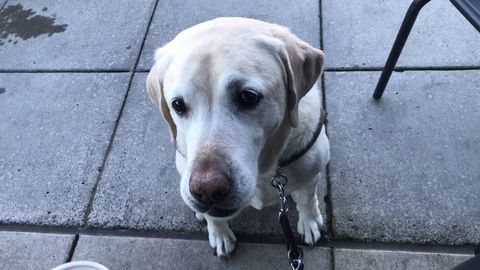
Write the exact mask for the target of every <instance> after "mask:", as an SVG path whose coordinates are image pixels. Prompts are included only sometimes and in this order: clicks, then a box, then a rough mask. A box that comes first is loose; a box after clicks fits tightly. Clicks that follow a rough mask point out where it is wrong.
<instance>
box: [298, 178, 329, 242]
mask: <svg viewBox="0 0 480 270" xmlns="http://www.w3.org/2000/svg"><path fill="white" fill-rule="evenodd" d="M319 180H320V174H318V175H317V176H315V179H312V181H309V183H308V184H306V185H305V186H303V187H302V188H300V189H297V190H295V191H293V192H292V193H291V195H292V198H293V200H294V201H295V203H296V204H297V210H298V224H297V230H298V233H299V234H301V235H302V236H303V237H304V241H305V243H306V244H308V245H311V246H313V245H314V244H315V243H316V242H317V241H318V240H319V239H320V235H321V234H320V227H321V226H322V225H323V218H322V214H321V213H320V209H319V208H318V198H317V184H318V182H319Z"/></svg>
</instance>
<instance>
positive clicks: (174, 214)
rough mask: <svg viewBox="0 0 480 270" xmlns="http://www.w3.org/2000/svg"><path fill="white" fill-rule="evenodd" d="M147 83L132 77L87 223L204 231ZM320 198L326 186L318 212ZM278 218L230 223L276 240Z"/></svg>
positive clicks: (264, 214) (257, 216) (248, 217)
mask: <svg viewBox="0 0 480 270" xmlns="http://www.w3.org/2000/svg"><path fill="white" fill-rule="evenodd" d="M145 80H146V74H145V73H138V74H136V75H135V77H134V80H133V83H132V89H131V90H130V92H129V96H128V99H127V102H126V105H125V109H124V111H123V115H122V118H121V120H120V123H119V128H118V130H117V134H116V137H115V140H114V143H113V146H112V151H111V153H110V155H109V158H108V160H107V164H106V167H105V171H104V174H103V177H102V179H101V181H100V183H99V187H98V190H97V194H96V196H95V201H94V207H93V212H92V213H91V215H90V219H89V224H90V225H91V226H94V227H109V228H129V229H140V230H166V231H182V232H199V231H205V230H206V228H205V227H204V226H202V225H201V224H199V222H198V221H197V220H196V219H195V217H194V216H193V212H192V210H190V208H188V207H187V206H186V205H185V204H184V203H183V200H182V198H181V196H180V192H179V191H180V188H179V182H180V181H179V179H180V176H179V174H178V172H177V170H176V168H175V164H174V157H175V150H174V148H173V146H172V144H171V143H170V135H169V133H168V130H167V125H166V123H165V122H164V120H163V119H162V116H161V114H160V111H159V110H158V109H157V108H156V107H155V105H153V103H152V102H151V101H150V99H149V97H148V94H147V92H146V89H145ZM323 194H326V185H325V184H323V185H320V187H319V198H320V205H321V209H324V203H323V196H324V195H323ZM290 208H291V209H292V210H293V209H295V207H294V206H291V207H290ZM291 213H292V221H291V222H292V224H296V219H297V217H296V211H295V210H293V211H291ZM322 213H323V214H325V211H322ZM277 214H278V208H277V207H270V208H266V209H264V210H262V211H257V210H254V209H253V208H248V209H246V210H245V211H244V212H243V213H241V214H240V215H239V216H238V218H237V219H236V221H235V222H232V225H233V226H232V228H233V230H234V232H235V233H239V234H249V235H262V236H268V235H279V234H280V232H281V230H280V227H279V225H278V223H277ZM324 217H325V215H324Z"/></svg>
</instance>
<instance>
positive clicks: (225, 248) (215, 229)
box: [195, 213, 237, 257]
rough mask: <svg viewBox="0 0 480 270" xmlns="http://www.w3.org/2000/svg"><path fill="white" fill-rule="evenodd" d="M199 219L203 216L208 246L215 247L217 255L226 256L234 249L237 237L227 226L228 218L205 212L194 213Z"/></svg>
mask: <svg viewBox="0 0 480 270" xmlns="http://www.w3.org/2000/svg"><path fill="white" fill-rule="evenodd" d="M195 216H196V217H197V218H198V219H199V220H200V219H202V218H205V220H206V221H207V229H208V241H209V242H210V246H211V247H212V248H214V249H215V251H216V253H217V256H219V257H226V256H228V255H230V254H231V253H232V251H233V250H234V249H235V242H236V241H237V238H236V237H235V235H234V234H233V232H232V230H231V229H230V227H229V226H228V223H227V221H228V220H229V219H228V218H215V217H211V216H209V215H207V214H200V213H195Z"/></svg>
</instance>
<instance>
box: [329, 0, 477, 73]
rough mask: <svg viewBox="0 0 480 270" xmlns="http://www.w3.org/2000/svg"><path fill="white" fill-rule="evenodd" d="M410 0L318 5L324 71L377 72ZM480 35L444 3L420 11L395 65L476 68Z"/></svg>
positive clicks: (343, 0)
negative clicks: (330, 69) (337, 69)
mask: <svg viewBox="0 0 480 270" xmlns="http://www.w3.org/2000/svg"><path fill="white" fill-rule="evenodd" d="M411 2H412V1H381V0H354V1H352V0H326V1H322V14H323V41H324V50H325V55H326V58H327V61H326V65H327V67H329V68H367V67H383V65H384V64H385V61H386V60H387V57H388V54H389V52H390V49H391V47H392V45H393V42H394V40H395V37H396V35H397V32H398V30H399V29H400V25H401V23H402V20H403V17H404V16H405V13H406V11H407V9H408V7H409V5H410V3H411ZM479 58H480V33H478V31H476V29H475V28H474V27H473V26H472V25H471V24H470V23H469V22H468V21H467V20H466V19H465V18H464V17H463V16H462V15H461V14H460V12H458V10H457V9H456V8H455V7H454V6H453V5H452V4H451V3H450V2H449V1H447V0H441V1H431V2H430V3H429V4H427V5H426V6H425V7H424V8H423V9H422V11H421V13H420V15H419V16H418V19H417V21H416V23H415V25H414V27H413V30H412V33H411V34H410V37H409V39H408V41H407V43H406V45H405V48H404V51H403V53H402V56H401V57H400V59H399V62H398V65H399V66H408V67H432V66H434V67H439V66H454V67H457V66H477V67H478V66H479V65H480V62H479V61H478V59H479Z"/></svg>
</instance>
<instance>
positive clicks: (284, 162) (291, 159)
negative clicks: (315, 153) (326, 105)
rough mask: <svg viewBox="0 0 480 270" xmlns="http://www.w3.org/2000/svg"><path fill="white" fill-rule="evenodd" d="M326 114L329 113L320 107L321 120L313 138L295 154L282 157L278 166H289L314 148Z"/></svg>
mask: <svg viewBox="0 0 480 270" xmlns="http://www.w3.org/2000/svg"><path fill="white" fill-rule="evenodd" d="M326 114H327V113H326V112H325V111H324V110H323V109H320V121H318V124H317V128H316V129H315V131H314V132H313V136H312V139H311V140H310V141H309V142H308V144H307V145H306V146H305V147H304V148H303V149H301V150H300V151H297V152H296V153H295V154H293V155H292V156H290V157H288V158H286V159H281V160H280V161H279V163H278V166H280V167H285V166H287V165H288V164H290V163H292V162H294V161H295V160H297V159H299V158H300V157H302V156H303V155H305V153H307V152H308V150H310V148H312V146H313V144H314V143H315V142H316V141H317V139H318V136H320V132H321V131H322V127H323V124H324V122H325V116H326Z"/></svg>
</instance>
